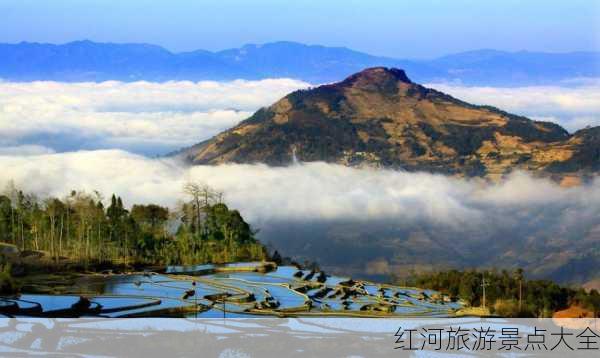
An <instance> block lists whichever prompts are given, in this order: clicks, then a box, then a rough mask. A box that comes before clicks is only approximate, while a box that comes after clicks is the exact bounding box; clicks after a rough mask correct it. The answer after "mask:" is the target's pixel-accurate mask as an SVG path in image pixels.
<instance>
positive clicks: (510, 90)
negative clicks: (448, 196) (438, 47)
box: [427, 81, 600, 132]
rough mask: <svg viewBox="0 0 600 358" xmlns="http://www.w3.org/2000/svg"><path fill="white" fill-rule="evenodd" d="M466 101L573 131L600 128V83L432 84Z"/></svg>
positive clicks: (431, 85)
mask: <svg viewBox="0 0 600 358" xmlns="http://www.w3.org/2000/svg"><path fill="white" fill-rule="evenodd" d="M427 86H428V87H432V88H435V89H437V90H439V91H442V92H444V93H447V94H450V95H452V96H454V97H456V98H459V99H461V100H463V101H466V102H469V103H473V104H480V105H484V104H485V105H491V106H495V107H498V108H500V109H502V110H505V111H507V112H510V113H514V114H520V115H524V116H527V117H530V118H532V119H537V120H544V121H551V122H556V123H558V124H560V125H561V126H563V127H565V128H566V129H567V130H569V131H570V132H574V131H576V130H578V129H582V128H584V127H585V126H587V125H590V126H598V125H600V84H599V83H598V82H597V81H596V82H591V83H586V84H584V85H582V86H572V87H560V86H533V87H506V88H501V87H466V86H454V85H449V84H429V85H427Z"/></svg>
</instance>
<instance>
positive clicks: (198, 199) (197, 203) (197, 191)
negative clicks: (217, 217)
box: [183, 182, 223, 230]
mask: <svg viewBox="0 0 600 358" xmlns="http://www.w3.org/2000/svg"><path fill="white" fill-rule="evenodd" d="M183 192H184V193H185V194H187V195H189V196H190V197H191V200H192V204H193V206H194V211H195V222H196V228H197V229H198V230H199V229H200V224H201V223H202V211H206V210H207V209H208V207H209V206H210V205H211V204H213V203H214V202H216V201H217V202H220V200H222V198H223V194H222V193H219V192H216V191H215V190H214V189H212V188H211V187H210V186H208V185H206V184H202V183H194V182H187V183H185V185H184V186H183Z"/></svg>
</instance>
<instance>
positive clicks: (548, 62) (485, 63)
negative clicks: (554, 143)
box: [0, 41, 600, 86]
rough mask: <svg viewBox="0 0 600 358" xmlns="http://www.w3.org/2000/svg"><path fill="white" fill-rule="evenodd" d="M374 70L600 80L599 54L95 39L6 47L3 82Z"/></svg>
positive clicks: (328, 76) (460, 77) (426, 75)
mask: <svg viewBox="0 0 600 358" xmlns="http://www.w3.org/2000/svg"><path fill="white" fill-rule="evenodd" d="M375 66H385V67H397V68H403V69H405V70H406V71H407V72H408V73H410V74H411V78H413V79H414V80H415V81H417V82H421V83H424V82H459V83H462V84H467V85H489V86H522V85H540V84H557V83H559V82H565V81H571V80H573V79H577V78H589V77H600V53H599V52H571V53H560V54H554V53H541V52H526V51H521V52H504V51H496V50H477V51H470V52H463V53H458V54H454V55H449V56H444V57H440V58H436V59H432V60H406V59H394V58H389V57H379V56H373V55H369V54H366V53H362V52H358V51H353V50H350V49H347V48H344V47H325V46H319V45H305V44H300V43H295V42H274V43H267V44H263V45H245V46H243V47H241V48H235V49H229V50H223V51H218V52H210V51H205V50H197V51H192V52H184V53H172V52H170V51H167V50H166V49H164V48H162V47H160V46H156V45H149V44H113V43H96V42H92V41H76V42H70V43H67V44H62V45H54V44H40V43H30V42H21V43H18V44H0V78H1V79H4V80H7V81H34V80H54V81H66V82H78V81H105V80H120V81H138V80H146V81H168V80H192V81H198V80H232V79H251V80H254V79H262V78H273V77H290V78H296V79H301V80H304V81H307V82H310V83H314V84H319V83H328V82H334V81H339V80H341V79H343V78H345V77H347V76H348V75H350V74H352V73H355V72H358V71H360V70H362V69H364V68H367V67H375Z"/></svg>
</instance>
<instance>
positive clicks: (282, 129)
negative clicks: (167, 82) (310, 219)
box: [183, 67, 600, 180]
mask: <svg viewBox="0 0 600 358" xmlns="http://www.w3.org/2000/svg"><path fill="white" fill-rule="evenodd" d="M598 148H600V127H595V128H586V129H582V130H580V131H577V132H576V133H574V134H573V135H571V134H569V133H568V132H567V131H566V130H565V129H563V128H562V127H560V126H559V125H557V124H554V123H550V122H542V121H533V120H530V119H528V118H525V117H522V116H517V115H513V114H510V113H507V112H504V111H502V110H500V109H497V108H494V107H489V106H475V105H471V104H469V103H466V102H463V101H460V100H458V99H456V98H453V97H451V96H449V95H446V94H444V93H442V92H439V91H436V90H433V89H429V88H426V87H423V86H421V85H419V84H416V83H414V82H412V81H411V80H410V79H409V78H408V77H407V75H406V73H405V72H404V71H403V70H399V69H393V68H392V69H389V68H385V67H375V68H369V69H366V70H363V71H361V72H359V73H357V74H354V75H352V76H350V77H348V78H346V79H345V80H343V81H341V82H338V83H334V84H329V85H323V86H319V87H315V88H312V89H308V90H299V91H295V92H293V93H291V94H289V95H287V96H285V97H284V98H283V99H281V100H279V101H278V102H276V103H275V104H273V105H272V106H270V107H267V108H263V109H261V110H259V111H257V112H256V113H255V114H254V115H253V116H251V117H250V118H248V119H247V120H245V121H243V122H241V123H240V124H239V125H237V126H235V127H234V128H232V129H230V130H227V131H225V132H223V133H221V134H219V135H217V136H215V137H214V138H212V139H211V140H208V141H205V142H202V143H199V144H198V145H195V146H193V147H191V148H189V149H187V150H185V151H184V152H183V156H184V157H185V158H186V159H187V160H188V161H190V162H191V163H193V164H223V163H266V164H269V165H277V166H280V165H289V164H291V163H292V162H293V161H295V160H300V161H304V162H312V161H325V162H329V163H336V164H343V165H347V166H376V167H389V168H395V169H404V170H409V171H426V172H434V173H443V174H459V175H461V176H485V177H490V178H500V177H502V176H503V175H505V174H507V173H509V172H511V171H513V170H525V171H530V172H535V173H544V174H545V175H553V176H560V177H561V179H564V178H571V179H569V180H573V177H578V178H580V177H582V176H586V175H593V174H594V173H596V172H598V170H600V150H599V149H598Z"/></svg>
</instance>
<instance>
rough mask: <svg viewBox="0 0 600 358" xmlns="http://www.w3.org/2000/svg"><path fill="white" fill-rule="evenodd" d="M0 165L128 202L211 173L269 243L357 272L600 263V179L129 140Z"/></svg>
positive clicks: (171, 194) (178, 188) (39, 186)
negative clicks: (179, 148) (139, 149)
mask: <svg viewBox="0 0 600 358" xmlns="http://www.w3.org/2000/svg"><path fill="white" fill-rule="evenodd" d="M0 168H2V169H3V170H2V175H1V176H0V188H2V187H3V186H4V185H6V183H7V182H8V181H9V180H14V182H15V183H16V184H17V185H18V186H20V187H22V188H23V189H25V190H27V191H32V192H35V193H37V194H38V195H39V196H41V197H45V196H59V197H62V196H64V195H66V194H67V193H69V192H70V191H71V190H73V189H75V190H86V191H88V192H91V191H92V190H99V191H100V192H101V193H103V194H104V195H105V197H109V196H110V194H112V193H116V194H118V195H121V196H122V197H123V199H124V201H125V204H126V205H132V204H133V203H150V202H152V203H158V204H161V205H166V206H170V207H171V208H173V207H175V206H176V203H177V201H178V200H181V199H184V198H185V197H184V195H183V193H182V187H183V185H184V183H185V182H187V181H195V182H201V183H206V184H209V185H211V186H212V187H214V188H217V189H219V190H222V191H224V192H225V198H226V201H227V202H228V203H229V204H230V205H231V206H233V207H235V208H237V209H239V210H240V211H241V213H242V215H243V216H244V217H245V218H247V219H248V220H249V221H250V222H251V224H252V225H253V226H254V227H255V228H260V229H261V230H262V231H261V234H260V238H261V239H262V240H263V241H265V242H271V243H273V244H274V245H275V246H276V247H277V248H278V249H280V250H282V251H283V252H284V253H287V254H290V255H299V256H304V257H309V258H311V259H314V260H318V261H320V262H322V263H329V264H331V265H338V266H337V267H338V268H339V267H346V268H348V267H354V268H355V270H356V272H357V273H361V272H363V273H364V270H365V266H364V265H368V264H369V262H371V261H375V262H381V261H382V260H385V261H386V262H389V266H390V267H392V268H394V267H396V268H397V269H398V270H400V268H399V267H403V266H402V265H407V264H415V265H416V264H424V263H427V264H433V265H440V264H442V265H444V264H445V265H467V266H468V265H484V266H485V265H498V266H501V267H502V266H507V265H508V266H511V265H521V266H523V267H527V268H528V269H529V271H530V272H532V273H536V274H538V275H539V276H541V277H547V276H548V275H553V277H555V278H557V279H564V280H571V279H573V275H574V274H573V272H570V273H569V274H568V276H564V277H563V276H561V275H562V274H563V273H562V272H563V271H560V268H561V267H565V265H569V264H570V263H571V262H576V261H573V260H587V261H584V263H583V264H577V266H576V269H575V271H574V272H575V273H576V274H577V275H579V276H577V278H578V279H581V280H587V279H589V278H590V277H593V275H594V274H595V272H597V270H595V269H593V268H594V267H596V268H597V264H598V263H599V262H600V255H598V253H597V247H598V244H599V243H600V223H599V222H598V217H600V180H596V181H594V182H591V183H588V184H586V185H583V186H580V187H575V188H562V187H560V186H558V185H556V184H555V183H553V182H551V181H548V180H545V179H534V178H532V177H530V176H528V175H526V174H523V173H515V174H513V175H512V176H510V177H509V178H507V179H506V180H505V181H503V182H501V183H498V184H490V183H487V182H484V181H482V180H478V179H472V180H464V179H457V178H451V177H445V176H441V175H432V174H426V173H406V172H399V171H390V170H378V169H355V168H348V167H344V166H339V165H333V164H325V163H320V162H318V163H304V164H300V165H292V166H289V167H279V168H273V167H268V166H266V165H233V164H232V165H222V166H195V167H186V166H183V165H181V164H180V163H179V162H177V161H176V160H174V159H148V158H146V157H143V156H140V155H135V154H131V153H128V152H125V151H120V150H101V151H81V152H71V153H54V154H37V155H36V154H33V153H30V155H27V156H25V155H14V154H13V155H0ZM594 248H595V249H594ZM594 250H596V251H594ZM582 255H583V256H582ZM586 255H587V256H586ZM590 255H591V256H590ZM582 257H583V258H582ZM590 262H591V263H590ZM590 267H591V268H590ZM557 270H559V271H557ZM556 272H558V273H556Z"/></svg>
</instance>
